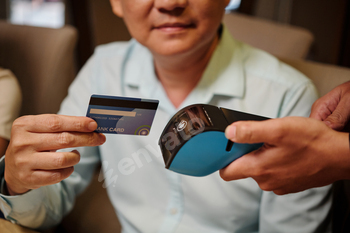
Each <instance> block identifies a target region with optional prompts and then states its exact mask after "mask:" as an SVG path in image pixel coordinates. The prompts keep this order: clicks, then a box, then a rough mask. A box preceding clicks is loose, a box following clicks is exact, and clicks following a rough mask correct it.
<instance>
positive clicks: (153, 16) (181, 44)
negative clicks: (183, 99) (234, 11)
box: [110, 0, 230, 55]
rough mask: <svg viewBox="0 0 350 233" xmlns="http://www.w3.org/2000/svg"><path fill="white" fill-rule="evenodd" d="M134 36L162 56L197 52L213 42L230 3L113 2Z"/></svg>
mask: <svg viewBox="0 0 350 233" xmlns="http://www.w3.org/2000/svg"><path fill="white" fill-rule="evenodd" d="M110 1H111V4H112V7H113V11H114V13H115V14H117V15H118V16H120V17H123V18H124V21H125V23H126V25H127V27H128V29H129V32H130V34H131V35H132V37H134V38H135V39H136V40H137V41H139V42H140V43H141V44H143V45H144V46H146V47H147V48H148V49H150V50H151V52H152V53H156V54H160V55H176V54H182V53H186V52H191V51H195V50H196V49H200V48H201V47H203V46H204V45H206V44H208V43H210V42H211V40H213V38H214V37H215V34H216V32H217V29H218V27H219V25H220V23H221V19H222V16H223V14H224V12H225V7H226V5H227V4H228V3H229V1H230V0H110Z"/></svg>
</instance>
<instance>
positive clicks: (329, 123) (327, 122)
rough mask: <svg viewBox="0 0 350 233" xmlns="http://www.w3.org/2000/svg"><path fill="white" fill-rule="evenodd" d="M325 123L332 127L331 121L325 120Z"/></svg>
mask: <svg viewBox="0 0 350 233" xmlns="http://www.w3.org/2000/svg"><path fill="white" fill-rule="evenodd" d="M324 123H325V124H326V125H327V126H328V127H330V128H332V123H331V122H330V121H324Z"/></svg>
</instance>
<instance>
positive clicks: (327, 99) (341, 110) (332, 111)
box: [310, 82, 350, 130]
mask: <svg viewBox="0 0 350 233" xmlns="http://www.w3.org/2000/svg"><path fill="white" fill-rule="evenodd" d="M310 117H311V118H315V119H318V120H321V121H324V122H325V124H327V125H328V126H329V127H331V128H332V129H335V130H342V129H343V128H344V127H345V126H346V124H347V123H348V122H349V119H350V82H346V83H343V84H342V85H339V86H337V87H336V88H334V89H333V90H332V91H330V92H329V93H327V94H326V95H324V96H323V97H321V98H320V99H318V100H317V101H316V102H315V103H314V104H313V105H312V110H311V114H310Z"/></svg>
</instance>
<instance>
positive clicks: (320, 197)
mask: <svg viewBox="0 0 350 233" xmlns="http://www.w3.org/2000/svg"><path fill="white" fill-rule="evenodd" d="M317 96H318V95H317V91H316V88H315V87H314V85H313V84H312V82H311V81H309V80H306V82H303V83H302V84H300V85H296V86H295V87H293V88H291V89H290V90H289V92H287V93H286V96H285V98H284V101H283V104H282V107H281V111H280V117H285V116H303V117H308V116H309V114H310V110H311V106H312V104H313V103H314V101H315V100H316V99H317ZM331 203H332V192H331V185H329V186H325V187H321V188H314V189H309V190H306V191H303V192H299V193H294V194H288V195H284V196H277V195H276V194H274V193H273V192H263V194H262V198H261V206H260V222H259V223H260V224H259V228H260V232H266V233H274V232H291V233H292V232H295V233H299V232H322V233H323V232H331V229H330V227H331V220H330V211H331Z"/></svg>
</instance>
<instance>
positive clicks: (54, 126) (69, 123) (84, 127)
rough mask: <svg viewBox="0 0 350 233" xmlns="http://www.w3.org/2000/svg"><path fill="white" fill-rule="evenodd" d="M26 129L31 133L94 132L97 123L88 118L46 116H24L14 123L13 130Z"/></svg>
mask: <svg viewBox="0 0 350 233" xmlns="http://www.w3.org/2000/svg"><path fill="white" fill-rule="evenodd" d="M18 128H24V129H25V130H27V131H29V132H35V133H45V132H65V131H67V132H92V131H94V130H95V129H96V128H97V123H96V122H95V121H94V120H93V119H91V118H88V117H75V116H63V115H54V114H44V115H37V116H24V117H20V118H18V119H17V120H16V121H15V122H14V123H13V129H14V130H16V129H18Z"/></svg>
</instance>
